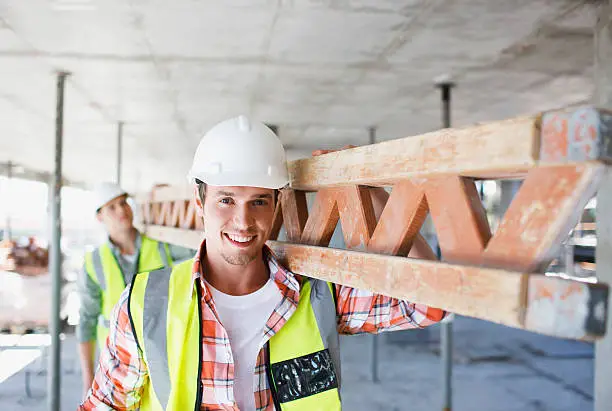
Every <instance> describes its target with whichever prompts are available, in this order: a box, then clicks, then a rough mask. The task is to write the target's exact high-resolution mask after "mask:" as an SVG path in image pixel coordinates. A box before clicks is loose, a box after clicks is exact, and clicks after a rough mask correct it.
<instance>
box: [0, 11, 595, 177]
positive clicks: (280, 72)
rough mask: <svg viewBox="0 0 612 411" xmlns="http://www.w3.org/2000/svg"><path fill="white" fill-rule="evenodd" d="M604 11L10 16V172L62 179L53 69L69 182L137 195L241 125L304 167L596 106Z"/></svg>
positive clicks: (0, 31)
mask: <svg viewBox="0 0 612 411" xmlns="http://www.w3.org/2000/svg"><path fill="white" fill-rule="evenodd" d="M593 3H595V2H591V1H576V0H557V1H550V0H517V1H512V2H508V1H506V2H503V1H483V0H464V1H460V2H450V1H447V0H410V1H401V2H399V1H381V0H359V1H346V0H324V1H321V0H283V1H275V0H240V1H233V2H195V1H191V0H175V1H172V2H168V1H162V0H133V1H131V2H125V1H120V0H104V1H101V0H51V1H49V0H32V1H27V2H25V1H21V0H6V1H3V2H0V112H1V113H3V118H5V119H8V121H3V122H2V124H1V125H0V136H1V137H0V162H1V161H7V160H13V161H14V162H15V163H18V164H22V165H24V166H25V167H26V168H32V169H36V170H47V171H48V170H51V169H52V166H53V164H52V161H53V156H52V155H50V154H49V153H51V152H52V150H53V139H52V138H51V137H52V136H53V119H54V116H55V113H54V110H55V106H54V98H55V80H54V78H53V72H54V71H55V70H57V69H63V70H69V71H70V72H72V73H73V74H72V76H71V78H70V79H69V82H68V89H67V93H66V108H65V111H66V114H65V119H66V127H65V144H64V147H65V155H64V171H65V174H66V176H67V177H68V178H72V179H73V180H86V181H94V180H99V179H112V178H114V176H115V150H116V143H115V134H116V122H117V121H119V120H122V121H125V135H126V137H125V139H124V145H125V147H124V159H125V162H126V164H125V166H124V173H123V178H124V181H125V184H126V185H127V186H128V187H129V188H136V187H138V188H149V187H150V184H151V183H153V182H168V183H183V182H184V175H185V173H186V171H187V170H188V169H189V162H190V161H191V158H192V155H193V151H194V149H195V147H196V145H197V141H198V139H199V136H200V133H201V131H202V130H204V129H206V128H208V127H210V126H211V125H212V124H213V123H215V122H216V121H218V120H220V119H222V118H225V117H227V116H230V115H236V114H238V113H240V112H244V113H247V114H252V115H254V116H256V117H258V118H260V119H262V120H263V121H266V122H269V123H274V124H278V125H279V126H280V133H281V136H282V139H283V141H284V142H285V143H286V144H287V145H288V147H289V148H290V149H291V154H290V156H291V157H296V156H303V155H306V154H307V153H308V151H309V150H310V149H311V148H313V147H323V148H325V147H338V146H341V145H343V144H346V143H352V144H366V143H367V142H368V133H367V127H369V126H378V128H379V132H378V138H379V139H389V138H398V137H404V136H408V135H414V134H418V133H422V132H425V131H430V130H433V129H437V128H439V126H440V102H439V95H438V91H437V90H436V89H435V88H434V87H433V81H434V79H435V78H436V77H438V76H440V75H441V74H448V75H450V76H451V77H452V78H454V80H455V81H456V82H457V83H458V88H457V89H456V91H455V94H454V97H453V122H454V124H456V125H465V124H471V123H474V122H478V121H485V120H494V119H500V118H506V117H511V116H515V115H519V114H522V113H533V112H537V111H541V110H547V109H550V108H553V107H558V106H563V105H567V104H574V103H579V102H586V101H590V100H591V97H592V94H593V81H592V77H593V75H592V73H593V54H594V52H593V27H594V24H595V13H594V10H595V5H594V4H593Z"/></svg>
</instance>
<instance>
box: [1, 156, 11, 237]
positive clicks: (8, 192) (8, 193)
mask: <svg viewBox="0 0 612 411" xmlns="http://www.w3.org/2000/svg"><path fill="white" fill-rule="evenodd" d="M12 178H13V163H12V162H11V161H9V162H8V163H6V188H5V191H6V193H5V200H4V201H5V204H6V223H5V227H4V236H3V237H4V238H3V240H10V239H12V238H13V232H12V228H11V213H12V212H13V209H12V207H11V205H12V204H13V202H12V201H11V195H12V193H11V180H12Z"/></svg>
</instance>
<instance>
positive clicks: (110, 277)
mask: <svg viewBox="0 0 612 411" xmlns="http://www.w3.org/2000/svg"><path fill="white" fill-rule="evenodd" d="M141 239H142V243H141V245H140V252H139V255H138V259H137V261H138V263H137V265H136V272H137V273H138V272H145V271H153V270H157V269H160V268H163V267H171V266H172V258H171V257H170V251H169V249H168V245H167V244H166V243H161V242H158V241H155V240H153V239H151V238H149V237H147V236H144V235H143V236H141ZM85 269H86V271H87V275H89V277H90V278H91V279H92V280H93V281H94V282H95V283H96V284H98V285H99V286H100V289H101V294H102V307H101V310H100V317H99V318H98V330H97V340H98V344H99V345H100V348H102V347H104V346H105V345H106V338H107V337H108V328H109V320H110V315H111V312H112V310H113V307H114V306H115V304H117V301H119V297H121V293H122V292H123V290H124V289H125V286H126V284H125V280H124V276H123V273H122V272H121V268H120V267H119V263H118V262H117V260H116V259H115V256H114V255H113V252H112V250H111V248H110V246H109V245H108V244H106V243H105V244H103V245H101V246H100V247H98V248H96V249H95V250H93V251H90V252H88V253H87V254H85ZM134 274H136V273H128V278H130V277H132V276H133V275H134Z"/></svg>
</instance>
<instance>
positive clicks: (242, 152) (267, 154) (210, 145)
mask: <svg viewBox="0 0 612 411" xmlns="http://www.w3.org/2000/svg"><path fill="white" fill-rule="evenodd" d="M196 179H197V180H200V181H203V182H205V183H206V184H209V185H212V186H247V187H263V188H273V189H279V188H282V187H284V186H286V185H287V184H288V183H289V173H288V172H287V159H286V156H285V149H284V148H283V145H282V143H281V141H280V139H279V138H278V136H277V135H276V134H274V132H273V131H272V130H270V128H269V127H267V126H266V125H265V124H263V123H260V122H258V121H252V120H251V119H249V118H247V117H246V116H239V117H235V118H231V119H229V120H225V121H222V122H221V123H219V124H217V125H215V126H214V127H213V128H211V129H210V130H209V131H208V132H207V133H206V134H205V135H204V137H202V140H200V144H199V145H198V148H197V150H196V153H195V156H194V157H193V164H192V166H191V170H190V172H189V181H190V182H193V183H195V181H196Z"/></svg>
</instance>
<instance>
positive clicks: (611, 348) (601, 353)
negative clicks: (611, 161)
mask: <svg viewBox="0 0 612 411" xmlns="http://www.w3.org/2000/svg"><path fill="white" fill-rule="evenodd" d="M594 102H595V104H596V105H597V106H600V107H607V108H610V109H612V0H608V2H607V4H605V5H601V6H600V8H599V10H598V16H597V23H596V26H595V101H594ZM609 132H612V130H609ZM610 210H612V171H611V167H609V168H608V170H607V172H606V176H605V177H604V179H603V181H602V184H601V186H600V189H599V192H598V193H597V210H596V223H597V250H596V254H595V260H596V262H597V278H598V279H599V281H601V282H604V283H608V284H612V253H610V250H612V212H611V211H610ZM609 307H612V305H611V306H609ZM608 309H609V310H610V308H608ZM610 322H611V318H610V314H608V326H607V335H606V337H605V338H604V339H602V340H599V341H598V342H597V343H596V344H595V389H594V391H595V406H594V411H606V410H609V409H610V404H612V390H610V381H612V332H611V330H612V329H611V327H610Z"/></svg>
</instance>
